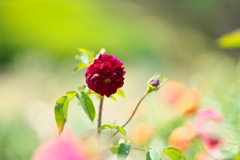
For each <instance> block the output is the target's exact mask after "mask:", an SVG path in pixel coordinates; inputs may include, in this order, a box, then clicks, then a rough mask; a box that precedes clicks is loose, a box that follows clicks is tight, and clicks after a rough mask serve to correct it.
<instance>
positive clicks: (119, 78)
mask: <svg viewBox="0 0 240 160" xmlns="http://www.w3.org/2000/svg"><path fill="white" fill-rule="evenodd" d="M122 66H123V63H122V62H121V61H119V60H118V59H117V58H116V57H114V56H112V55H105V54H100V55H99V57H98V58H97V59H95V60H94V62H93V64H91V65H90V66H89V67H88V68H87V72H86V74H85V77H86V83H87V85H88V87H89V88H90V89H91V90H93V91H94V92H96V93H98V94H100V95H102V96H104V95H106V96H107V97H109V96H110V95H111V94H114V93H116V92H117V89H118V88H121V87H122V86H123V84H124V77H123V76H124V75H125V73H126V72H125V71H124V67H122Z"/></svg>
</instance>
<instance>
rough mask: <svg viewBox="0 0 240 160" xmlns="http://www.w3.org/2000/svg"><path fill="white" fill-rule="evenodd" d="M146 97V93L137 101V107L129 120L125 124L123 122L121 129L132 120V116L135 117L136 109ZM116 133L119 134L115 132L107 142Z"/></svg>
mask: <svg viewBox="0 0 240 160" xmlns="http://www.w3.org/2000/svg"><path fill="white" fill-rule="evenodd" d="M147 95H148V92H146V93H145V94H144V95H143V97H142V98H141V99H140V100H139V102H138V104H137V106H136V107H135V109H134V111H133V113H132V115H131V117H129V119H128V120H127V122H125V123H124V125H122V127H125V126H126V125H127V124H128V123H129V122H130V121H131V120H132V118H133V116H134V115H135V113H136V111H137V109H138V107H139V106H140V104H141V102H142V101H143V99H144V98H145V97H146V96H147ZM118 132H119V131H116V132H115V133H114V134H113V135H112V136H110V137H109V138H108V140H109V139H111V138H112V137H114V136H115V135H116V134H117V133H118Z"/></svg>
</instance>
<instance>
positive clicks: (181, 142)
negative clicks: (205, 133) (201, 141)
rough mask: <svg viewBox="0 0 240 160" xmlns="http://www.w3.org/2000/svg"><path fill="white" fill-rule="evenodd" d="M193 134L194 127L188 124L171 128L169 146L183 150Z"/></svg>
mask: <svg viewBox="0 0 240 160" xmlns="http://www.w3.org/2000/svg"><path fill="white" fill-rule="evenodd" d="M194 136H195V132H194V129H193V128H191V127H188V126H181V127H179V128H176V129H175V130H173V132H172V133H171V135H170V136H169V140H168V141H169V146H171V147H173V148H176V149H178V150H181V151H184V150H186V149H187V148H188V146H189V144H190V142H191V140H192V139H193V137H194Z"/></svg>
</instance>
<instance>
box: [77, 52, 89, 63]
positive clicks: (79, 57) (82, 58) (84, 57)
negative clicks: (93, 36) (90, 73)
mask: <svg viewBox="0 0 240 160" xmlns="http://www.w3.org/2000/svg"><path fill="white" fill-rule="evenodd" d="M75 59H77V60H79V61H82V62H83V63H85V64H89V59H88V56H87V54H85V53H80V54H79V55H76V56H75Z"/></svg>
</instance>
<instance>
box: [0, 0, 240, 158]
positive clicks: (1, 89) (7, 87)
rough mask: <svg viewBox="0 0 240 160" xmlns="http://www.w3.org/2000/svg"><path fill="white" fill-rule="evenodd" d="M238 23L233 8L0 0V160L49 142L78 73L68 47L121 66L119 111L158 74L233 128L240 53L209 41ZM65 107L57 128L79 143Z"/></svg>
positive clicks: (227, 2)
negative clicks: (109, 57)
mask: <svg viewBox="0 0 240 160" xmlns="http://www.w3.org/2000/svg"><path fill="white" fill-rule="evenodd" d="M239 16H240V1H238V0H201V1H196V0H182V1H178V0H168V1H166V0H151V1H144V0H138V1H136V0H129V1H127V0H122V1H110V0H104V1H93V0H88V1H83V0H68V1H66V0H35V1H31V0H22V1H19V0H0V97H1V98H0V160H15V159H17V160H26V159H29V158H30V157H31V155H32V154H33V152H34V150H35V149H36V148H37V146H38V145H39V144H40V143H41V142H42V141H44V140H47V139H48V138H49V137H51V136H54V135H56V134H57V128H56V126H55V122H54V114H53V108H54V104H55V101H56V100H57V99H58V98H59V97H60V96H62V95H63V94H64V93H65V92H66V91H69V90H74V89H76V88H77V87H78V86H80V85H83V84H84V77H83V74H84V71H80V72H78V73H75V74H73V68H74V67H75V66H76V65H77V63H78V62H77V61H76V60H74V56H75V55H76V54H78V51H77V48H78V47H81V48H86V49H89V50H93V51H95V52H98V51H100V49H101V48H106V53H107V54H113V55H115V56H116V57H117V58H118V59H120V60H121V61H123V62H124V63H125V67H126V71H127V75H126V81H125V84H126V85H125V86H124V87H123V89H124V91H125V92H126V95H127V99H126V100H125V101H126V102H125V103H128V102H130V101H131V100H132V99H138V98H139V97H140V96H141V95H142V93H144V91H145V86H146V82H147V80H148V79H149V77H151V76H152V75H154V74H155V72H160V73H161V74H162V75H164V76H166V77H168V78H169V79H171V80H178V81H181V82H183V83H184V84H186V85H188V86H191V87H196V88H198V89H199V91H200V92H201V94H202V97H203V98H202V99H203V100H202V105H205V104H206V105H214V106H215V107H217V108H219V110H221V111H223V112H224V114H225V115H226V119H227V120H228V122H229V124H232V123H234V122H235V121H237V120H238V118H237V120H236V119H234V120H232V119H231V117H233V116H235V117H239V115H238V113H239V111H238V108H239V107H240V106H239V105H238V104H237V101H238V100H239V85H240V81H239V77H240V64H239V53H240V52H239V51H240V50H239V49H238V48H232V49H223V48H221V47H220V46H218V45H217V39H218V38H219V37H220V36H221V35H223V34H225V33H228V32H231V31H233V30H235V29H237V28H238V27H239V26H240V21H239ZM232 95H234V96H235V98H233V96H232ZM154 98H158V97H156V96H155V97H154ZM151 100H153V99H151ZM120 102H122V101H120ZM106 103H108V102H106ZM109 103H110V104H111V103H112V102H109ZM106 105H107V104H106ZM120 106H121V105H120ZM224 106H227V107H228V109H226V107H224ZM114 107H115V106H114ZM72 108H73V109H72V111H70V113H69V114H72V115H71V116H69V117H73V118H71V119H70V120H69V123H68V124H67V125H68V127H69V129H70V130H75V132H76V133H78V134H79V135H84V132H85V130H82V128H84V127H88V126H89V125H91V124H89V123H88V122H86V123H85V119H86V117H84V116H83V115H84V114H83V113H82V111H81V110H80V109H79V110H78V107H72ZM75 111H77V112H75ZM232 111H233V112H232ZM109 112H110V111H109ZM78 113H79V114H80V115H82V116H79V115H78ZM123 114H124V113H123ZM74 117H75V118H74ZM228 117H229V119H228ZM119 118H121V117H120V116H119ZM104 121H106V123H108V122H109V121H108V120H104ZM112 121H114V120H112ZM81 122H83V123H81ZM120 122H121V120H120V121H119V123H120ZM159 123H160V122H159ZM80 124H81V126H83V127H81V128H78V127H77V126H80ZM162 125H164V124H162ZM89 128H90V130H91V127H89Z"/></svg>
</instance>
